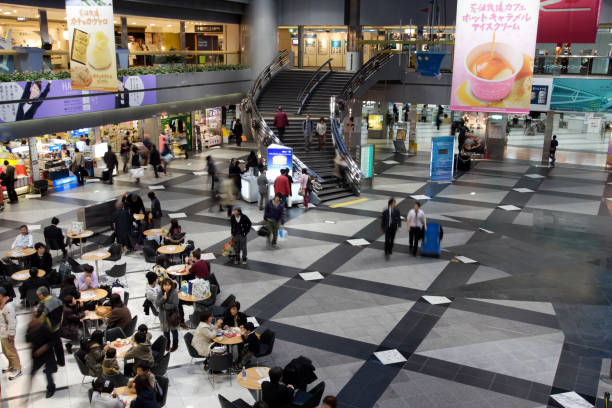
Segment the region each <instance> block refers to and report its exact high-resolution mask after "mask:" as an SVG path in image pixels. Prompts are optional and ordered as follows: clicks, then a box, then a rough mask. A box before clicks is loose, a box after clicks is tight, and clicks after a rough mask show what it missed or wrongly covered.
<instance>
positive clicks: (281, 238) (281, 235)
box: [278, 228, 289, 241]
mask: <svg viewBox="0 0 612 408" xmlns="http://www.w3.org/2000/svg"><path fill="white" fill-rule="evenodd" d="M288 236H289V234H288V233H287V230H286V229H284V228H282V229H279V230H278V240H279V241H286V240H287V237H288Z"/></svg>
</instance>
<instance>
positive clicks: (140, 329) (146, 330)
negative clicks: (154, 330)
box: [132, 324, 153, 344]
mask: <svg viewBox="0 0 612 408" xmlns="http://www.w3.org/2000/svg"><path fill="white" fill-rule="evenodd" d="M137 333H144V334H145V336H146V340H145V342H147V343H149V344H151V339H152V338H153V335H152V334H151V333H149V328H148V327H147V325H146V324H141V325H139V326H138V329H136V333H134V335H133V336H132V340H134V341H136V334H137Z"/></svg>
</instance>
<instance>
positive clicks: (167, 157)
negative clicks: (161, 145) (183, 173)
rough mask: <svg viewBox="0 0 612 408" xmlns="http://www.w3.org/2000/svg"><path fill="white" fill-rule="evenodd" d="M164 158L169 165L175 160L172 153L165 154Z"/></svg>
mask: <svg viewBox="0 0 612 408" xmlns="http://www.w3.org/2000/svg"><path fill="white" fill-rule="evenodd" d="M163 158H164V161H165V162H166V163H168V162H171V161H172V160H173V159H174V156H173V155H172V153H168V154H165V155H164V156H163Z"/></svg>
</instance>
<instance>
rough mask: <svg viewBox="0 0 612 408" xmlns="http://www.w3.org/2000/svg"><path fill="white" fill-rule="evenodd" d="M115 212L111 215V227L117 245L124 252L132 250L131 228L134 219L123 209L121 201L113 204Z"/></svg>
mask: <svg viewBox="0 0 612 408" xmlns="http://www.w3.org/2000/svg"><path fill="white" fill-rule="evenodd" d="M115 208H116V210H115V212H114V213H113V218H112V226H113V230H114V231H115V234H116V239H117V243H119V244H121V246H122V247H123V249H124V251H125V249H126V248H132V240H131V238H130V234H131V233H132V226H133V220H134V217H133V216H132V214H130V212H129V211H128V210H126V209H124V208H123V206H122V203H121V201H118V202H117V203H116V204H115Z"/></svg>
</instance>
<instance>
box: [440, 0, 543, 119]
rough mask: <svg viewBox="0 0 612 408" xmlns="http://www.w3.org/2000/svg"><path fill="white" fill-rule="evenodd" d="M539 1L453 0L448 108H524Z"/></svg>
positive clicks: (504, 110)
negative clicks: (449, 105)
mask: <svg viewBox="0 0 612 408" xmlns="http://www.w3.org/2000/svg"><path fill="white" fill-rule="evenodd" d="M538 12H539V3H538V2H537V1H534V0H458V2H457V20H456V21H457V26H456V36H455V59H454V62H453V86H452V91H451V110H458V111H476V112H498V113H528V112H529V102H530V100H531V81H532V78H533V56H534V53H535V44H536V32H537V27H538Z"/></svg>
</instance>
